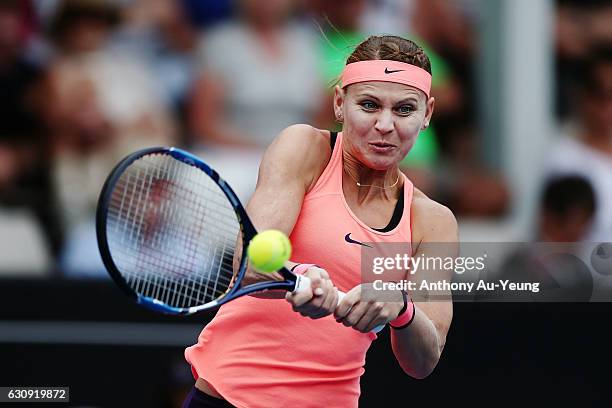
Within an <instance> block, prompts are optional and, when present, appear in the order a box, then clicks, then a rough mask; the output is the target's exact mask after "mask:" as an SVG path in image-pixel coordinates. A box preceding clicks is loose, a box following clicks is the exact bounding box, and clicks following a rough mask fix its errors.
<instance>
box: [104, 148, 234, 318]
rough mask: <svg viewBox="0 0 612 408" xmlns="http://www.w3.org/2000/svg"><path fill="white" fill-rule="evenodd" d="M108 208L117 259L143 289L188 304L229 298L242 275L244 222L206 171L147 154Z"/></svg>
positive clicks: (145, 293)
mask: <svg viewBox="0 0 612 408" xmlns="http://www.w3.org/2000/svg"><path fill="white" fill-rule="evenodd" d="M108 213H109V215H108V224H107V235H108V241H109V246H110V249H111V253H112V256H113V260H114V261H115V263H116V264H117V267H118V269H119V270H120V271H121V272H122V274H123V275H124V277H125V280H126V282H127V283H128V285H130V286H131V287H132V289H133V290H135V291H136V292H137V293H139V294H141V295H143V296H148V297H153V298H155V299H158V300H161V301H163V302H164V303H166V304H168V305H170V306H173V307H179V308H187V307H191V306H196V305H201V304H205V303H208V302H210V301H213V300H215V299H217V298H219V297H220V296H223V294H225V293H227V291H228V290H229V289H230V287H231V285H232V284H233V282H234V281H235V279H234V268H233V258H234V252H235V245H236V242H237V239H238V237H239V235H240V234H241V231H240V223H239V221H238V218H237V216H236V213H235V212H234V210H233V208H232V206H231V204H230V202H229V201H228V200H227V198H226V197H225V195H224V193H223V191H222V190H221V188H220V187H219V186H218V185H217V184H216V183H215V182H214V181H213V180H212V179H211V178H210V177H209V176H208V175H207V174H206V173H204V172H202V171H201V170H199V169H197V168H195V167H192V166H190V165H188V164H185V163H182V162H180V161H178V160H175V159H173V158H172V157H170V156H166V155H160V154H156V155H151V156H144V157H143V158H141V159H138V160H136V161H135V162H134V163H132V164H131V165H130V166H129V167H128V168H127V169H126V170H125V172H124V173H123V174H122V175H121V177H120V179H119V180H118V182H117V184H116V186H115V190H114V191H113V194H112V197H111V199H110V204H109V211H108Z"/></svg>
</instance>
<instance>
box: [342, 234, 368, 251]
mask: <svg viewBox="0 0 612 408" xmlns="http://www.w3.org/2000/svg"><path fill="white" fill-rule="evenodd" d="M344 240H345V241H346V242H348V243H349V244H357V245H361V246H364V247H368V248H372V246H371V245H368V244H364V243H363V242H359V241H355V240H354V239H352V238H351V233H350V232H349V233H348V234H346V235H345V236H344Z"/></svg>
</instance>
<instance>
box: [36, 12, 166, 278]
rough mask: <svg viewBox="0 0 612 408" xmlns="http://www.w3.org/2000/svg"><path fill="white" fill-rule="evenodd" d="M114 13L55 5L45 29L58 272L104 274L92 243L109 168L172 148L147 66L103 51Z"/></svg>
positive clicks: (115, 19)
mask: <svg viewBox="0 0 612 408" xmlns="http://www.w3.org/2000/svg"><path fill="white" fill-rule="evenodd" d="M120 12H121V10H120V9H119V7H118V6H116V5H114V4H113V3H109V2H104V1H99V0H66V1H64V2H62V3H60V6H59V8H58V10H57V12H56V15H55V17H54V19H53V21H52V22H51V25H50V34H51V38H52V40H53V42H54V45H55V56H54V59H53V60H52V63H51V65H50V67H49V70H48V72H47V78H46V92H47V93H46V100H48V101H53V103H51V104H46V105H45V112H44V113H45V119H46V122H47V125H48V127H49V132H50V137H51V148H52V175H53V181H54V188H55V192H56V199H57V201H58V203H59V207H60V213H61V221H62V223H63V227H64V229H65V231H66V242H65V246H64V249H63V251H62V255H61V257H62V261H61V266H62V270H63V271H65V272H66V273H68V274H77V273H78V274H82V273H103V267H102V265H101V262H100V259H99V254H98V251H97V245H96V240H95V229H94V222H93V218H94V213H95V207H96V203H97V198H98V194H99V192H100V189H101V187H102V184H103V182H104V180H105V178H106V176H107V175H108V173H109V172H110V170H111V169H112V167H113V166H114V165H115V164H116V163H117V162H118V161H119V160H120V159H121V158H122V157H124V156H125V155H127V154H128V153H130V152H132V151H134V150H136V149H138V148H142V147H145V146H150V145H159V144H162V145H166V144H170V143H171V141H172V139H173V123H172V118H171V116H170V114H169V111H168V108H167V106H166V105H165V104H164V101H163V98H162V97H161V91H160V89H159V88H158V87H157V84H156V81H155V80H154V78H153V77H152V74H151V72H149V71H148V69H147V67H146V65H145V64H143V63H142V62H140V61H138V60H137V59H136V58H135V57H134V56H131V55H126V54H125V53H122V52H119V51H117V50H109V48H108V40H109V38H110V36H111V35H112V33H113V30H115V29H116V28H117V26H118V25H119V24H120Z"/></svg>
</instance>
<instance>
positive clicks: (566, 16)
mask: <svg viewBox="0 0 612 408" xmlns="http://www.w3.org/2000/svg"><path fill="white" fill-rule="evenodd" d="M608 3H609V2H602V1H582V0H581V1H578V0H575V1H569V0H558V1H557V3H556V13H557V14H556V55H557V66H556V84H557V93H556V97H555V99H554V100H555V102H556V104H557V106H556V108H557V113H558V121H559V137H558V138H556V140H557V145H556V146H552V147H551V154H550V162H549V163H548V164H547V165H546V167H545V171H546V172H547V174H549V176H550V178H549V181H548V182H547V186H543V188H542V191H543V194H542V209H541V217H540V222H541V223H540V224H538V231H539V232H537V235H538V237H539V239H550V240H565V239H567V240H581V239H593V240H604V241H605V240H607V241H612V239H610V237H611V236H612V212H610V211H605V208H606V205H607V199H608V198H612V177H610V175H612V54H611V53H610V50H611V49H612V29H611V28H612V7H611V6H610V5H609V4H608ZM482 18H483V16H482V15H481V14H480V10H479V7H478V1H477V0H453V1H450V0H335V1H327V0H266V1H258V0H3V1H2V2H0V92H1V97H0V104H1V106H2V107H1V109H2V121H1V122H0V270H4V271H10V272H15V271H27V272H30V273H40V274H47V273H49V272H50V271H56V273H58V274H59V273H61V274H67V275H70V276H77V275H78V276H88V275H91V276H100V275H101V274H104V272H103V269H102V265H101V261H100V259H99V255H98V252H97V245H96V241H95V226H94V214H95V207H96V202H97V198H98V194H99V192H100V189H101V187H102V184H103V182H104V179H105V177H106V176H107V174H108V173H109V171H110V170H111V169H112V167H113V166H114V165H115V164H116V163H117V162H118V161H119V160H120V159H121V158H123V157H124V156H125V155H127V154H128V153H131V152H132V151H134V150H136V149H139V148H142V147H145V146H152V145H175V146H181V147H184V148H186V149H188V150H190V151H192V152H193V153H195V154H197V155H199V156H201V157H202V158H204V159H205V160H206V161H208V162H209V163H210V164H211V165H212V166H213V167H216V168H217V169H218V171H219V172H220V173H221V174H222V175H223V176H224V177H225V178H226V179H227V180H228V181H229V183H230V184H231V185H232V186H233V187H234V189H235V190H236V191H237V193H238V194H239V196H240V197H241V198H242V199H243V200H246V199H247V198H248V197H249V195H250V194H251V193H252V191H253V188H254V186H255V181H256V175H257V167H258V163H259V160H260V159H261V155H262V153H263V150H264V149H265V147H266V146H267V145H268V144H269V143H270V142H271V141H272V139H273V138H274V137H275V136H276V135H277V134H278V132H279V131H280V130H281V129H283V128H284V127H286V126H288V125H290V124H294V123H310V124H313V125H314V126H318V127H321V128H327V129H333V130H339V129H340V127H339V126H340V125H339V124H338V123H336V122H335V121H334V116H333V110H332V103H331V100H332V99H331V98H332V93H333V85H334V84H335V82H336V81H337V79H338V77H339V75H340V72H341V70H342V67H343V65H344V64H345V61H346V57H347V56H348V55H349V54H350V53H351V51H352V47H354V46H355V45H357V44H358V43H359V42H360V41H361V40H363V39H364V38H366V37H367V36H368V35H370V34H380V33H386V34H396V35H402V36H405V37H408V38H411V39H413V40H415V41H416V42H417V43H419V44H420V45H422V46H423V47H424V48H425V49H426V51H427V53H428V55H429V56H430V58H431V62H432V70H433V73H434V82H433V92H432V93H433V96H435V98H436V112H435V117H434V120H433V121H432V126H431V127H430V128H429V129H428V130H427V131H425V132H423V133H422V134H421V136H420V138H419V140H418V142H417V144H416V146H415V147H414V149H413V151H411V153H410V154H409V155H408V157H407V158H406V159H405V160H404V162H403V163H402V165H403V170H404V171H405V172H406V173H407V174H408V175H409V177H410V178H411V179H412V180H413V181H414V182H415V184H416V186H417V187H419V188H420V189H422V190H423V191H424V192H425V193H427V194H428V195H430V196H431V197H432V198H433V199H435V200H437V201H440V202H442V203H444V204H446V205H448V206H449V207H450V208H451V209H452V210H453V211H454V212H455V214H456V215H457V216H458V217H459V218H461V217H464V216H465V217H501V216H503V215H505V214H506V213H507V212H508V210H509V206H510V203H511V200H510V198H511V197H510V196H509V190H508V187H507V185H506V183H505V181H504V177H503V174H497V173H496V171H494V170H493V169H489V168H487V167H486V166H485V164H484V161H483V160H481V158H480V157H479V154H480V153H479V152H480V149H479V140H480V137H481V136H482V135H480V134H479V131H480V129H479V126H478V102H479V101H478V100H477V98H476V96H477V94H478V92H477V89H476V88H477V86H478V83H477V81H476V80H475V67H474V64H475V60H476V54H477V53H478V49H477V44H478V41H477V35H478V27H479V23H480V20H481V19H482ZM577 180H578V181H577ZM576 183H578V184H576ZM548 184H551V185H548ZM585 189H586V190H585ZM551 191H552V192H551ZM582 191H591V192H592V195H593V200H592V202H593V204H592V205H591V203H590V201H589V200H586V201H588V202H586V201H585V200H576V199H575V198H576V194H577V193H578V192H582ZM580 194H582V193H580ZM551 197H555V198H554V199H551ZM551 200H552V201H551ZM564 200H565V201H567V202H564ZM585 202H586V204H585ZM551 203H552V204H551ZM545 229H546V230H547V231H544V230H545ZM559 230H561V231H559ZM534 234H535V232H534ZM534 238H535V237H534Z"/></svg>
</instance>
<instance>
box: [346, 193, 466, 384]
mask: <svg viewBox="0 0 612 408" xmlns="http://www.w3.org/2000/svg"><path fill="white" fill-rule="evenodd" d="M418 196H419V197H417V192H416V190H415V199H414V200H413V204H412V205H413V207H412V218H413V234H412V236H413V242H417V243H418V245H417V248H416V251H414V253H413V254H412V256H413V257H420V256H421V255H424V256H425V257H433V256H435V257H442V258H445V257H454V256H456V242H457V225H456V221H455V217H454V216H453V214H452V213H451V212H450V210H448V209H447V208H446V207H443V206H441V205H440V204H437V203H435V202H433V201H431V200H429V199H428V198H427V197H425V196H424V195H423V193H421V192H418ZM428 243H431V245H427V244H428ZM440 243H447V244H445V245H440ZM425 273H426V275H425V274H423V276H421V275H420V274H419V273H418V272H416V271H415V274H414V275H412V276H411V277H410V281H412V282H417V288H418V281H419V280H420V279H427V280H432V276H433V275H432V273H434V274H435V279H433V280H435V281H439V280H442V279H446V280H450V279H451V275H452V271H426V272H425ZM364 285H369V284H362V285H358V286H356V287H354V288H353V289H351V290H350V291H349V292H348V293H347V294H346V296H345V298H344V299H343V300H342V302H340V304H339V305H338V307H337V308H336V310H335V311H334V316H335V318H336V320H338V321H339V322H341V323H342V324H344V325H345V326H347V327H353V328H354V329H355V330H358V331H360V332H363V333H367V332H369V331H371V330H372V329H373V328H374V327H376V326H378V325H380V324H385V323H389V322H390V321H393V320H394V319H395V318H396V317H397V316H398V314H399V313H400V312H401V310H402V308H403V306H404V302H403V299H402V300H400V299H401V298H402V296H401V294H400V292H399V291H397V300H391V299H389V300H387V301H384V302H383V301H376V300H375V299H371V300H367V299H363V300H362V298H361V292H362V288H363V287H364ZM390 294H391V293H389V295H390ZM436 296H441V298H442V299H443V300H440V299H438V300H436V301H428V302H415V303H414V318H413V319H412V322H411V323H410V324H409V325H408V326H407V327H405V328H401V329H397V330H396V329H393V328H392V329H391V346H392V348H393V353H394V354H395V357H396V359H397V361H398V362H399V364H400V366H401V367H402V369H403V370H404V371H405V372H406V373H407V374H409V375H410V376H412V377H415V378H425V377H427V376H428V375H429V374H431V372H432V371H433V369H434V368H435V367H436V365H437V364H438V360H439V359H440V355H441V353H442V349H443V348H444V343H445V341H446V333H447V332H448V329H449V327H450V323H451V319H452V315H453V309H452V301H451V298H450V293H446V292H442V293H440V292H437V293H436ZM407 307H412V305H411V304H410V302H408V305H407Z"/></svg>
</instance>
